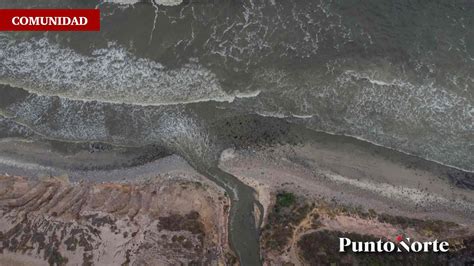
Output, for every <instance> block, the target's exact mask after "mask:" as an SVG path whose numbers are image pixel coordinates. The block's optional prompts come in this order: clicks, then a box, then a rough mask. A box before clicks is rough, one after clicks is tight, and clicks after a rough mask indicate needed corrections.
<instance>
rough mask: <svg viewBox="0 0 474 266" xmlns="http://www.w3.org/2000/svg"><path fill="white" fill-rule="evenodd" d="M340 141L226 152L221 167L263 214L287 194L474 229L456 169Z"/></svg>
mask: <svg viewBox="0 0 474 266" xmlns="http://www.w3.org/2000/svg"><path fill="white" fill-rule="evenodd" d="M341 138H342V137H337V136H335V137H330V136H326V137H324V138H322V139H319V140H313V141H306V142H304V144H300V145H296V146H293V145H277V146H274V147H266V148H249V149H239V150H232V149H229V150H226V151H225V152H224V153H223V154H222V156H221V160H220V168H221V169H223V170H224V171H228V172H229V173H232V174H233V175H235V176H236V177H238V178H241V180H242V181H243V182H244V183H246V184H248V185H249V186H252V187H254V188H255V189H256V190H257V191H258V193H259V195H258V198H259V200H260V202H261V203H262V204H263V205H264V206H265V210H266V211H265V212H266V213H267V212H268V208H269V206H270V204H271V201H270V200H269V199H270V198H271V194H272V193H275V192H276V191H279V190H286V191H292V192H295V193H296V194H300V195H304V196H306V197H309V198H313V199H320V198H323V199H325V200H328V201H335V202H337V203H341V204H344V205H350V206H356V207H357V206H358V207H362V208H363V209H365V210H367V209H373V210H375V211H377V212H379V213H388V214H392V215H402V216H407V217H413V218H419V219H440V220H446V221H452V222H456V223H460V224H465V225H468V226H469V225H470V226H472V225H473V222H472V221H473V220H474V193H473V191H472V190H471V189H469V188H466V187H462V186H461V185H459V184H458V185H456V184H455V183H454V181H453V180H452V179H450V178H449V176H448V173H450V171H456V170H453V169H450V168H448V167H445V166H442V165H438V164H436V163H433V162H429V161H425V160H422V159H419V158H416V157H413V156H408V155H403V154H400V153H397V152H394V151H391V150H388V149H384V148H381V147H373V145H369V144H366V143H365V144H364V143H362V142H359V141H357V140H348V141H341ZM467 175H469V173H467Z"/></svg>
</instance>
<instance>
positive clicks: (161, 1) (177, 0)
mask: <svg viewBox="0 0 474 266" xmlns="http://www.w3.org/2000/svg"><path fill="white" fill-rule="evenodd" d="M152 1H153V2H154V3H155V4H157V5H162V6H177V5H180V4H181V3H182V2H183V0H152ZM104 2H105V3H114V4H119V5H133V4H135V3H139V2H140V0H105V1H104Z"/></svg>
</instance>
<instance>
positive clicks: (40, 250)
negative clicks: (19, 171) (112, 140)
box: [0, 176, 232, 265]
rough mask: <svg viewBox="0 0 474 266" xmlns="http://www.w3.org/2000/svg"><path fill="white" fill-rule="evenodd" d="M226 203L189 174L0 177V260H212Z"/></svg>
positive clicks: (223, 251) (223, 230) (222, 234)
mask: <svg viewBox="0 0 474 266" xmlns="http://www.w3.org/2000/svg"><path fill="white" fill-rule="evenodd" d="M229 204H230V203H229V201H228V199H227V198H226V197H225V196H224V193H223V191H221V190H220V189H218V188H217V187H214V186H213V184H212V183H207V182H204V181H202V179H199V180H198V179H195V178H192V177H189V176H176V177H173V179H170V178H169V177H157V178H156V179H154V180H152V181H143V182H137V183H102V184H96V183H86V182H82V183H79V184H70V183H68V182H67V181H66V180H61V179H59V178H47V179H44V180H40V181H30V180H28V179H26V178H22V177H7V176H3V177H0V253H1V254H3V255H0V264H2V263H17V264H21V263H26V264H28V262H30V263H31V261H32V260H36V261H39V260H41V261H43V262H45V263H47V264H49V265H66V264H74V265H76V264H81V265H93V264H104V263H106V264H114V265H131V264H139V265H170V264H172V265H177V264H192V265H216V264H220V263H225V261H227V260H228V258H229V256H232V253H231V252H230V249H229V246H228V243H227V217H228V213H227V211H228V209H229V208H228V207H229Z"/></svg>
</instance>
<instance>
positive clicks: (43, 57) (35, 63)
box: [0, 38, 260, 105]
mask: <svg viewBox="0 0 474 266" xmlns="http://www.w3.org/2000/svg"><path fill="white" fill-rule="evenodd" d="M0 46H2V47H3V48H2V49H1V50H0V61H2V64H1V65H0V83H3V84H9V85H12V86H17V87H21V88H24V89H26V90H28V91H30V92H33V93H36V94H38V95H46V96H61V97H64V98H68V99H73V100H81V101H101V102H109V103H126V104H136V105H173V104H186V103H195V102H203V101H217V102H232V101H234V100H235V99H236V98H248V97H256V96H258V94H259V93H260V92H259V91H256V92H238V93H235V94H229V93H226V92H225V91H223V90H222V88H221V86H220V84H219V81H218V80H217V78H216V76H215V75H214V74H213V73H212V72H211V71H209V70H208V69H206V68H205V67H203V66H201V65H199V64H197V63H189V64H186V65H184V66H182V67H181V68H178V69H167V68H166V67H164V66H163V65H162V64H160V63H158V62H156V61H152V60H150V59H145V58H138V57H136V56H134V55H133V54H131V53H130V52H128V51H127V50H126V49H124V48H122V47H120V46H118V45H116V44H114V43H110V44H109V47H108V48H104V49H97V50H95V51H93V52H92V55H82V54H79V53H77V52H75V51H73V50H72V49H68V48H62V47H60V46H59V45H57V44H54V43H51V42H50V41H48V40H47V39H46V38H43V39H39V40H30V41H22V42H17V41H12V40H8V39H7V40H5V38H4V39H2V40H1V41H0Z"/></svg>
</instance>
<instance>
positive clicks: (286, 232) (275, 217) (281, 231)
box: [261, 192, 311, 250]
mask: <svg viewBox="0 0 474 266" xmlns="http://www.w3.org/2000/svg"><path fill="white" fill-rule="evenodd" d="M310 209H311V208H310V206H309V205H308V204H306V202H305V201H304V200H303V199H302V198H297V197H296V196H295V195H294V194H292V193H289V192H280V193H278V194H277V200H276V203H275V206H274V207H273V209H272V211H271V212H270V214H269V216H268V223H267V225H266V226H265V228H264V229H263V230H262V236H261V238H262V244H263V247H264V249H268V250H282V249H283V248H285V246H286V245H287V244H288V240H289V239H290V238H291V237H292V234H293V230H294V227H295V226H296V225H298V224H299V223H300V222H301V221H302V220H303V219H304V218H305V217H306V215H307V214H308V212H309V211H310Z"/></svg>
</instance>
